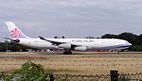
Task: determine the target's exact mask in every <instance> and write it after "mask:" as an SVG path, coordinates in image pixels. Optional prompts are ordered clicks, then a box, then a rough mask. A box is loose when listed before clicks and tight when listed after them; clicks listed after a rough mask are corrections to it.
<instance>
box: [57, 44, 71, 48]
mask: <svg viewBox="0 0 142 81" xmlns="http://www.w3.org/2000/svg"><path fill="white" fill-rule="evenodd" d="M58 47H60V48H65V49H70V48H71V44H68V43H64V44H59V45H58Z"/></svg>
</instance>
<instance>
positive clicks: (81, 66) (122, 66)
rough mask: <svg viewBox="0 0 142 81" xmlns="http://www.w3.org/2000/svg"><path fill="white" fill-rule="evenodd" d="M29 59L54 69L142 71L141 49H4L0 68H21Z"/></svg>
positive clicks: (93, 71) (83, 72)
mask: <svg viewBox="0 0 142 81" xmlns="http://www.w3.org/2000/svg"><path fill="white" fill-rule="evenodd" d="M28 60H31V61H32V62H34V63H37V64H42V65H43V66H44V67H45V68H47V69H51V70H53V71H54V73H71V74H109V73H110V70H118V71H119V73H121V72H122V73H140V72H141V73H142V52H123V53H120V54H117V53H74V54H73V55H62V54H61V53H59V54H55V53H45V52H42V53H39V52H38V53H37V52H1V53H0V69H1V70H2V71H6V72H10V71H12V70H13V69H19V68H21V65H22V64H23V63H24V62H26V61H28Z"/></svg>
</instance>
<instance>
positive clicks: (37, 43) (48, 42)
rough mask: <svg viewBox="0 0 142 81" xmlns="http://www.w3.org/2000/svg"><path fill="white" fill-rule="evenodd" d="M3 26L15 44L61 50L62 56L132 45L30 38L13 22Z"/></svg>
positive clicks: (102, 40) (117, 40)
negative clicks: (76, 52) (6, 28)
mask: <svg viewBox="0 0 142 81" xmlns="http://www.w3.org/2000/svg"><path fill="white" fill-rule="evenodd" d="M5 24H6V25H7V27H8V30H9V32H10V36H11V37H10V38H7V39H9V40H11V41H13V42H15V43H18V44H21V45H24V46H28V47H32V48H38V49H62V50H64V52H63V54H72V51H73V50H78V51H88V50H121V49H126V48H129V47H130V46H131V45H132V44H131V43H129V42H128V41H126V40H122V39H86V38H64V39H62V38H58V39H57V38H56V39H55V38H45V37H43V36H39V38H30V37H28V36H26V35H25V34H24V33H23V32H22V31H21V30H20V29H19V28H18V27H17V26H16V25H15V24H14V23H13V22H11V21H7V22H5Z"/></svg>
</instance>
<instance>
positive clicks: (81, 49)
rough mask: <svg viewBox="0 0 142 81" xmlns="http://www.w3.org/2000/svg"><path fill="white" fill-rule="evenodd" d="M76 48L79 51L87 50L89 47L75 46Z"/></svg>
mask: <svg viewBox="0 0 142 81" xmlns="http://www.w3.org/2000/svg"><path fill="white" fill-rule="evenodd" d="M74 49H75V50H78V51H86V50H87V48H86V47H81V46H80V47H75V48H74Z"/></svg>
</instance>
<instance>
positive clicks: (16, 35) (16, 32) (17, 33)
mask: <svg viewBox="0 0 142 81" xmlns="http://www.w3.org/2000/svg"><path fill="white" fill-rule="evenodd" d="M10 32H11V36H12V37H13V38H17V37H20V35H21V33H20V31H19V30H18V29H17V28H14V29H13V30H11V31H10Z"/></svg>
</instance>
